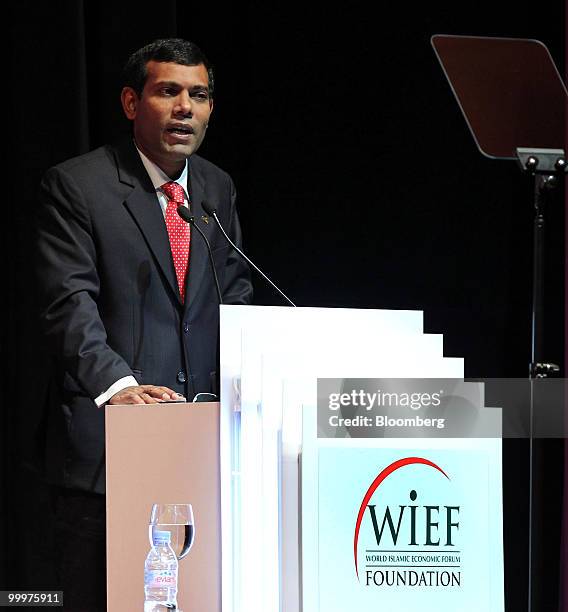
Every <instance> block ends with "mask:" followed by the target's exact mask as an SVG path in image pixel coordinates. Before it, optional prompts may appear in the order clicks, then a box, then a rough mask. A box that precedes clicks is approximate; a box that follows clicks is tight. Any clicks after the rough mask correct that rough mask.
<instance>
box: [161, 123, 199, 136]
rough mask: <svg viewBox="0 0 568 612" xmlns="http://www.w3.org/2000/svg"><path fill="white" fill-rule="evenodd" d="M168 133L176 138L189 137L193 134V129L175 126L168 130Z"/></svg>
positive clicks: (186, 126) (185, 126)
mask: <svg viewBox="0 0 568 612" xmlns="http://www.w3.org/2000/svg"><path fill="white" fill-rule="evenodd" d="M166 131H167V132H169V133H170V134H175V135H176V136H189V135H190V134H193V128H192V127H191V126H190V125H174V126H172V127H169V128H167V130H166Z"/></svg>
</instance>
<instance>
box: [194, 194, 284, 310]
mask: <svg viewBox="0 0 568 612" xmlns="http://www.w3.org/2000/svg"><path fill="white" fill-rule="evenodd" d="M201 206H203V210H204V211H205V212H206V213H207V214H208V215H209V216H210V217H213V219H215V223H217V225H218V226H219V229H220V230H221V232H222V234H223V236H225V239H226V240H227V242H228V243H229V244H230V245H231V246H232V247H233V249H234V250H235V251H236V252H237V253H238V254H239V255H240V256H241V257H242V258H243V259H244V260H245V261H246V262H247V263H248V264H249V266H251V267H252V268H254V269H255V270H256V271H257V272H258V273H259V274H260V275H261V276H262V278H264V280H266V281H268V282H269V283H270V284H271V285H272V286H273V287H274V289H276V291H278V293H279V294H280V295H281V296H282V297H283V298H284V299H285V300H286V301H287V302H288V304H290V306H294V307H296V304H294V302H292V300H291V299H290V298H289V297H288V296H287V295H286V294H285V293H284V292H283V291H281V290H280V289H279V288H278V287H277V286H276V285H275V284H274V283H273V282H272V281H271V280H270V279H269V278H268V276H266V274H265V273H264V272H263V271H262V270H261V269H260V268H258V267H257V266H255V265H254V264H253V263H252V261H251V260H250V259H249V258H248V257H247V256H246V255H245V254H244V253H243V252H242V251H241V250H240V249H239V247H238V246H237V245H236V244H235V243H234V242H233V241H232V240H231V239H230V238H229V236H227V232H226V231H225V230H224V229H223V226H222V225H221V221H219V217H218V216H217V209H216V208H213V206H211V205H210V204H209V203H208V202H206V201H205V200H203V202H201Z"/></svg>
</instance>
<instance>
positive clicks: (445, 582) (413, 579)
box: [353, 457, 461, 587]
mask: <svg viewBox="0 0 568 612" xmlns="http://www.w3.org/2000/svg"><path fill="white" fill-rule="evenodd" d="M422 466H426V467H428V468H432V469H433V470H435V471H436V472H437V473H438V474H439V475H440V478H445V479H447V480H448V481H449V480H450V478H449V476H448V474H446V472H445V471H444V470H443V469H442V468H441V467H440V466H438V465H436V464H435V463H433V462H432V461H430V460H429V459H425V458H423V457H405V458H403V459H399V460H398V461H395V462H393V463H391V464H390V465H389V466H387V467H386V468H385V469H383V470H382V471H381V472H380V474H379V475H378V476H377V477H376V478H375V480H374V481H373V482H372V483H371V485H370V487H369V488H368V490H367V492H366V493H365V495H364V497H363V500H362V502H361V506H360V508H359V513H358V515H357V520H356V523H355V534H354V538H353V555H354V562H355V573H356V575H357V578H358V579H359V581H360V582H361V577H360V576H359V563H358V556H359V555H358V552H359V551H358V548H359V536H360V533H361V526H362V525H363V524H366V523H365V522H368V524H369V525H370V526H371V528H372V529H371V530H369V529H365V532H366V533H369V532H370V533H372V534H373V536H374V537H373V539H372V540H371V538H368V539H369V540H371V541H368V542H366V543H365V544H366V546H365V550H366V554H365V565H366V571H365V581H364V584H365V586H375V587H392V586H408V587H415V586H430V587H449V586H451V587H456V586H457V587H459V586H460V584H461V556H460V555H461V551H460V550H458V549H457V548H458V545H457V544H458V543H457V539H458V538H459V528H460V506H459V505H457V504H448V503H443V504H431V503H430V504H421V503H420V501H421V499H420V498H421V495H420V484H421V483H423V467H422ZM403 468H404V469H403ZM399 470H400V471H399ZM389 477H390V478H402V479H403V481H402V483H404V484H406V483H408V487H407V488H406V490H408V494H407V497H405V498H404V499H398V494H397V499H394V500H393V499H391V498H387V497H386V496H382V495H381V494H380V492H379V491H378V489H379V487H380V486H381V484H383V483H384V481H385V480H386V479H387V478H389ZM396 490H397V491H400V487H397V488H396ZM391 497H392V494H391ZM430 497H431V495H430ZM372 501H373V502H374V503H371V502H372Z"/></svg>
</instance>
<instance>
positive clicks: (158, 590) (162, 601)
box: [144, 530, 178, 612]
mask: <svg viewBox="0 0 568 612" xmlns="http://www.w3.org/2000/svg"><path fill="white" fill-rule="evenodd" d="M152 541H153V544H154V545H153V546H152V549H151V550H150V552H149V553H148V556H147V557H146V562H145V564H144V612H157V611H158V610H168V609H172V608H173V609H176V607H177V577H178V560H177V557H176V555H175V553H174V551H173V550H172V547H171V546H170V542H171V534H170V532H169V531H158V530H154V531H153V533H152Z"/></svg>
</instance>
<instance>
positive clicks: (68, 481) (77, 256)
mask: <svg viewBox="0 0 568 612" xmlns="http://www.w3.org/2000/svg"><path fill="white" fill-rule="evenodd" d="M189 191H190V201H191V210H192V214H193V215H194V216H195V217H196V219H197V220H198V222H199V223H200V227H201V228H202V229H203V231H204V232H205V234H206V235H207V237H208V239H209V242H210V244H211V247H212V250H213V257H214V261H215V266H216V269H217V274H218V277H219V283H220V285H221V291H222V295H223V301H224V303H228V304H246V303H248V302H249V301H250V298H251V294H252V287H251V284H250V278H249V273H248V269H247V268H246V266H245V264H244V263H243V262H242V261H241V260H240V259H239V258H238V256H237V255H236V254H235V253H234V252H233V250H232V249H231V248H230V247H229V246H228V245H227V243H226V241H225V240H224V239H223V237H222V235H221V233H220V231H219V229H218V228H217V227H216V224H215V223H214V221H213V220H212V219H211V220H210V221H209V223H205V222H203V221H202V216H204V215H205V213H204V211H203V209H202V202H203V201H204V200H205V201H207V202H209V203H211V204H213V205H214V206H216V207H217V214H218V216H219V219H220V221H221V223H222V224H223V227H225V228H226V230H227V231H228V233H229V235H230V236H231V238H232V239H233V240H234V241H235V242H236V243H237V244H239V243H240V242H241V231H240V227H239V220H238V217H237V212H236V209H235V189H234V185H233V183H232V181H231V178H230V177H229V175H228V174H226V173H225V172H224V171H222V170H221V169H220V168H218V167H216V166H215V165H213V164H212V163H210V162H208V161H206V160H205V159H203V158H201V157H199V156H198V155H192V156H191V158H190V160H189ZM37 219H38V233H37V236H38V255H39V261H38V266H37V267H38V270H39V273H40V274H39V286H40V294H41V296H42V297H41V301H42V321H43V327H44V331H45V337H46V339H47V342H48V348H49V350H50V352H51V354H52V355H53V376H52V377H51V381H50V386H49V392H48V400H47V413H46V414H47V418H46V446H45V466H46V473H47V477H48V479H49V480H50V481H51V482H55V483H58V484H62V485H64V486H69V487H77V488H82V489H87V490H94V491H97V492H104V470H103V469H101V468H102V466H103V465H104V463H103V462H104V410H103V409H101V408H97V407H96V405H95V404H94V402H93V400H94V398H96V397H97V396H99V395H100V394H101V393H102V392H104V391H105V390H106V389H108V388H109V387H110V386H111V384H113V383H114V382H116V381H117V380H118V379H120V378H122V377H124V376H128V375H134V376H135V377H136V379H137V380H138V382H139V383H140V384H156V385H166V386H168V387H170V388H172V389H174V390H175V391H178V392H179V393H182V394H184V395H185V396H186V397H187V398H189V399H191V397H193V395H194V394H195V393H200V392H214V391H215V381H216V370H217V363H218V327H219V326H218V324H219V313H218V311H219V309H218V298H217V293H216V290H215V285H214V280H213V274H212V271H211V269H210V263H209V259H208V255H207V250H206V246H205V243H204V241H203V240H202V238H201V236H198V235H197V232H192V235H191V253H190V263H189V273H188V278H187V286H186V299H185V304H182V303H181V299H180V294H179V289H178V286H177V281H176V276H175V271H174V265H173V260H172V256H171V250H170V244H169V238H168V234H167V230H166V226H165V222H164V218H163V214H162V211H161V209H160V205H159V203H158V201H157V197H156V193H155V189H154V187H153V185H152V182H151V181H150V178H149V176H148V174H147V172H146V170H145V168H144V166H143V164H142V162H141V160H140V156H139V155H138V152H137V151H136V148H135V146H134V143H133V142H132V140H127V141H126V140H125V141H123V142H120V143H119V144H117V145H114V146H105V147H102V148H99V149H97V150H95V151H93V152H91V153H88V154H86V155H82V156H80V157H77V158H74V159H71V160H68V161H66V162H64V163H62V164H60V165H58V166H55V167H54V168H51V169H50V170H49V171H48V172H47V173H46V175H45V177H44V180H43V182H42V185H41V189H40V198H39V210H38V214H37Z"/></svg>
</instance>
